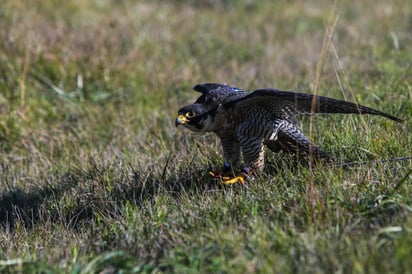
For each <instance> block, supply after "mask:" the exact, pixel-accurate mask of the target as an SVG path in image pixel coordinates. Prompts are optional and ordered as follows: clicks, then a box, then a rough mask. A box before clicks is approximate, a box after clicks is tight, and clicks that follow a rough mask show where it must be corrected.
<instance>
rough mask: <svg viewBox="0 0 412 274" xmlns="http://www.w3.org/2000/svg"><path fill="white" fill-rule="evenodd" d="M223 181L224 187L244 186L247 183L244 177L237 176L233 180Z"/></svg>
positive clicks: (224, 178) (228, 178) (226, 179)
mask: <svg viewBox="0 0 412 274" xmlns="http://www.w3.org/2000/svg"><path fill="white" fill-rule="evenodd" d="M222 179H223V180H222V184H224V185H231V184H236V183H241V184H243V183H244V182H245V177H244V176H243V175H239V176H236V177H234V178H232V179H230V177H223V178H222Z"/></svg>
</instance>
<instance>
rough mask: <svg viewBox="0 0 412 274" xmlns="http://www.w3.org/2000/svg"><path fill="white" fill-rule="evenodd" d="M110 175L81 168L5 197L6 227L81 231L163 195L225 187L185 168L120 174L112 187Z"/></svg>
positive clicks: (0, 212)
mask: <svg viewBox="0 0 412 274" xmlns="http://www.w3.org/2000/svg"><path fill="white" fill-rule="evenodd" d="M129 171H130V170H129ZM104 174H105V170H104V169H103V168H101V167H99V168H97V167H96V166H93V167H89V168H88V169H86V170H85V169H77V170H76V169H75V170H71V171H69V172H65V173H64V174H61V175H57V176H56V177H55V180H53V183H50V182H49V183H45V182H41V181H39V182H32V183H33V185H34V183H35V184H36V185H38V186H41V187H35V188H34V187H32V188H31V189H24V188H22V187H17V188H16V187H14V188H13V189H12V190H9V191H5V192H3V193H0V227H2V228H4V229H5V230H6V231H9V232H12V231H14V230H15V228H16V226H17V225H20V226H23V227H24V228H26V229H32V228H33V227H35V226H36V225H37V224H41V223H45V222H60V223H64V224H65V225H69V226H71V227H72V228H73V229H77V228H80V227H81V225H82V224H84V222H85V221H91V220H94V219H95V218H96V217H97V216H98V214H99V213H101V212H110V211H111V210H112V209H113V208H119V205H124V204H125V203H126V202H129V203H131V204H133V205H136V206H141V205H142V204H143V203H146V202H147V201H149V202H150V201H152V200H155V199H156V197H157V196H158V195H159V194H162V193H163V194H164V193H167V194H168V195H171V196H174V197H178V196H179V195H180V194H181V193H182V192H184V193H190V192H193V194H195V193H199V192H210V191H211V190H220V189H221V188H222V187H223V186H221V185H220V184H219V182H217V181H216V180H212V178H211V177H210V176H209V175H208V173H207V171H206V170H204V169H199V168H198V169H196V168H192V169H190V168H189V169H184V168H182V169H181V170H178V171H176V172H174V173H173V174H172V175H169V176H159V175H158V174H152V173H151V172H150V170H135V169H133V168H132V172H129V173H128V174H123V173H122V172H119V174H120V175H119V176H117V177H116V178H114V179H112V181H111V182H110V186H109V185H107V182H104V181H103V180H102V179H101V178H102V177H103V176H102V175H104Z"/></svg>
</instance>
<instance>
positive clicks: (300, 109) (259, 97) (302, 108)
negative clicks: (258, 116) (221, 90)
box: [224, 89, 402, 123]
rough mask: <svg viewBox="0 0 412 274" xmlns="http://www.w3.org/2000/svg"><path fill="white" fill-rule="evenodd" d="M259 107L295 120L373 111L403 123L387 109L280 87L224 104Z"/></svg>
mask: <svg viewBox="0 0 412 274" xmlns="http://www.w3.org/2000/svg"><path fill="white" fill-rule="evenodd" d="M257 106H258V107H259V109H260V110H261V111H263V112H265V113H266V114H267V115H270V116H272V117H273V118H282V119H285V120H288V121H290V122H293V123H295V122H296V116H297V115H301V114H303V115H304V114H312V113H344V114H350V113H354V114H371V115H380V116H384V117H386V118H389V119H391V120H394V121H396V122H402V120H401V119H399V118H397V117H395V116H392V115H390V114H387V113H385V112H382V111H379V110H375V109H373V108H369V107H366V106H362V105H358V104H354V103H351V102H347V101H343V100H338V99H333V98H329V97H324V96H316V95H313V94H307V93H298V92H290V91H281V90H277V89H259V90H256V91H254V92H252V93H249V94H248V95H246V96H244V97H242V98H238V99H236V100H232V101H230V102H227V103H225V104H224V107H225V108H235V109H238V110H239V111H242V112H244V111H247V109H249V108H250V107H253V109H254V110H256V107H257Z"/></svg>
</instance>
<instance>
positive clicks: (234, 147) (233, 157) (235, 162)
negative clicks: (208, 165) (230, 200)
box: [209, 135, 240, 180]
mask: <svg viewBox="0 0 412 274" xmlns="http://www.w3.org/2000/svg"><path fill="white" fill-rule="evenodd" d="M220 140H221V143H222V148H223V157H224V159H225V163H224V165H223V167H222V168H221V169H220V170H218V171H216V172H212V171H209V174H210V175H212V176H213V177H214V178H217V179H222V180H224V179H227V178H230V177H229V176H230V175H234V173H233V168H236V167H237V166H239V158H240V146H239V143H238V142H236V141H234V137H233V136H232V135H231V136H226V135H222V136H221V137H220Z"/></svg>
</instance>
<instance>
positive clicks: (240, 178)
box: [209, 171, 245, 185]
mask: <svg viewBox="0 0 412 274" xmlns="http://www.w3.org/2000/svg"><path fill="white" fill-rule="evenodd" d="M209 174H210V175H211V176H212V177H213V178H215V179H219V180H220V182H221V183H222V184H224V185H231V184H236V183H241V184H243V183H244V182H245V175H243V174H240V175H238V176H236V177H229V176H222V175H221V174H216V173H213V172H212V171H209Z"/></svg>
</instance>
